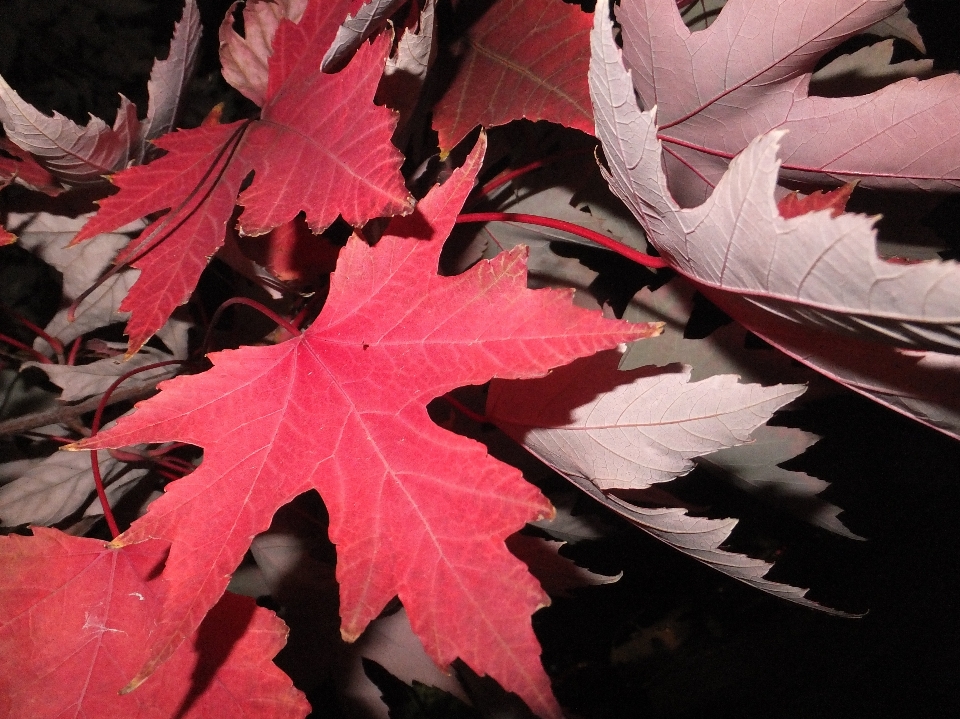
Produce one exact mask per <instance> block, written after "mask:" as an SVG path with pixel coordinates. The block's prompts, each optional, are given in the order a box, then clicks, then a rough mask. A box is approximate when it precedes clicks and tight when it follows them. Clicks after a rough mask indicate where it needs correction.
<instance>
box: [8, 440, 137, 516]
mask: <svg viewBox="0 0 960 719" xmlns="http://www.w3.org/2000/svg"><path fill="white" fill-rule="evenodd" d="M99 459H100V471H101V473H102V474H103V477H104V483H105V485H106V487H107V497H108V498H109V499H110V500H111V502H113V501H116V500H117V499H119V498H120V496H122V494H124V493H125V491H126V490H128V489H129V488H130V487H131V484H132V483H133V482H135V481H136V480H138V479H140V478H141V477H143V476H144V475H146V473H147V470H146V469H143V468H135V467H130V466H129V465H127V464H125V463H122V462H118V461H117V460H115V459H113V458H112V457H110V455H109V454H108V453H107V452H100V455H99ZM0 482H5V483H4V484H3V486H2V487H0V522H2V523H3V525H4V526H7V527H9V526H14V525H18V524H37V525H50V524H55V523H56V522H59V521H60V520H62V519H64V518H66V517H68V516H70V515H71V514H73V513H74V512H76V511H77V510H79V509H81V508H82V507H84V506H87V505H88V504H90V503H91V502H93V503H95V504H97V507H92V506H91V507H90V512H91V514H97V513H101V514H102V512H103V509H102V507H99V502H98V501H97V499H96V493H95V488H94V483H93V472H92V470H91V468H90V454H89V452H54V453H53V454H52V455H50V456H49V457H46V458H44V459H42V460H20V461H18V462H9V463H7V464H5V465H0Z"/></svg>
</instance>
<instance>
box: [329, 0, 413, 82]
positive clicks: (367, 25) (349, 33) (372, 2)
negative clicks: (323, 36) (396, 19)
mask: <svg viewBox="0 0 960 719" xmlns="http://www.w3.org/2000/svg"><path fill="white" fill-rule="evenodd" d="M406 2H407V0H367V2H365V3H364V4H363V5H362V6H361V7H360V9H359V10H357V14H356V15H355V16H353V17H350V16H348V17H347V19H346V20H344V21H343V24H342V25H341V26H340V29H339V30H337V36H336V37H335V38H334V40H333V44H332V45H330V47H329V48H328V49H327V52H326V54H325V55H324V56H323V62H322V63H321V65H320V68H321V69H322V70H323V71H324V72H339V71H340V70H342V69H343V68H345V67H346V66H347V63H348V62H350V58H351V57H353V54H354V53H355V52H356V51H357V48H358V47H360V45H361V44H362V43H363V41H364V40H366V39H367V38H368V37H370V36H371V35H373V34H374V33H376V32H377V31H379V30H380V28H382V27H383V26H384V25H386V24H387V20H389V19H390V16H391V15H393V13H395V12H396V11H397V9H398V8H399V7H400V6H401V5H403V4H404V3H406Z"/></svg>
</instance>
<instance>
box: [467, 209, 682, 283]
mask: <svg viewBox="0 0 960 719" xmlns="http://www.w3.org/2000/svg"><path fill="white" fill-rule="evenodd" d="M465 222H522V223H525V224H528V225H541V226H543V227H550V228H552V229H554V230H562V231H564V232H569V233H570V234H571V235H576V236H577V237H582V238H583V239H585V240H590V241H591V242H595V243H597V244H598V245H600V246H601V247H605V248H607V249H608V250H613V251H614V252H616V253H617V254H618V255H621V256H622V257H626V258H627V259H628V260H632V261H634V262H636V263H637V264H639V265H643V266H644V267H649V268H651V269H660V268H662V267H669V266H670V265H669V264H667V261H666V260H664V259H663V258H662V257H654V256H653V255H647V254H644V253H643V252H640V251H639V250H635V249H633V248H632V247H628V246H627V245H625V244H623V243H622V242H617V241H616V240H614V239H612V238H610V237H607V236H606V235H601V234H600V233H599V232H594V231H593V230H588V229H587V228H586V227H580V225H575V224H573V223H572V222H566V221H564V220H555V219H553V218H551V217H540V216H539V215H527V214H524V213H522V212H468V213H464V214H462V215H460V216H459V217H457V224H462V223H465Z"/></svg>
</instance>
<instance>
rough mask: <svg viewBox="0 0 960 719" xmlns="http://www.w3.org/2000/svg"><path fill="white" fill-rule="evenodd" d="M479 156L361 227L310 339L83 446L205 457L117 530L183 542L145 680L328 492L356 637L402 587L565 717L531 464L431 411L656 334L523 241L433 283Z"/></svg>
mask: <svg viewBox="0 0 960 719" xmlns="http://www.w3.org/2000/svg"><path fill="white" fill-rule="evenodd" d="M351 65H352V63H351ZM481 157H482V149H481V148H479V147H478V148H477V149H476V150H475V151H474V152H473V153H472V154H471V156H470V157H469V158H468V160H467V165H466V167H465V168H464V169H463V170H460V171H457V172H456V173H455V174H454V175H453V177H451V179H450V180H448V181H447V183H445V184H444V185H443V186H441V187H440V188H437V189H434V190H433V191H432V192H431V193H430V194H429V195H428V196H427V197H426V198H425V199H424V200H422V201H421V202H420V204H419V205H418V207H417V211H416V212H415V214H413V215H411V216H410V217H408V218H402V219H395V220H394V221H393V222H392V223H391V224H390V226H389V227H388V229H387V232H386V235H385V236H384V237H383V238H382V239H381V240H380V242H379V244H378V245H377V246H376V247H375V248H372V249H371V248H370V247H369V246H367V245H366V244H364V243H363V242H362V241H360V240H359V239H358V238H356V237H354V238H352V239H351V240H350V242H349V243H348V244H347V246H346V247H345V248H344V249H343V250H342V252H341V255H340V260H339V263H338V266H337V271H336V273H335V274H334V275H333V277H332V280H331V287H330V295H329V298H328V300H327V304H326V305H325V306H324V310H323V313H322V314H321V315H320V317H319V318H318V319H317V321H316V322H315V323H314V324H313V325H312V326H311V327H310V329H309V330H307V331H306V332H305V333H304V334H303V335H301V336H300V337H298V338H296V339H293V340H290V341H288V342H285V343H283V344H280V345H276V346H271V347H248V348H244V349H242V350H236V351H233V352H222V353H219V354H217V355H214V356H213V357H212V359H213V362H214V365H215V367H214V369H212V370H210V371H208V372H206V373H204V374H201V375H198V376H194V377H183V378H178V379H175V380H173V381H171V382H168V383H166V384H165V385H164V389H163V391H162V392H161V393H160V394H159V395H158V396H157V397H155V398H153V399H151V400H149V401H147V402H144V403H142V404H141V405H140V406H139V407H138V409H137V411H136V412H134V413H133V414H132V415H131V416H129V417H128V418H126V419H125V420H122V421H121V422H120V423H119V424H118V425H117V427H115V428H114V429H112V430H110V431H108V432H106V433H104V434H102V435H100V436H98V437H96V438H94V439H93V440H90V441H85V442H83V443H82V444H81V446H82V447H87V448H92V447H101V448H102V447H107V446H110V447H117V446H123V445H127V444H131V443H137V442H160V441H167V440H179V441H183V442H189V443H192V444H196V445H200V446H202V447H203V448H204V449H205V455H204V461H203V464H202V465H201V467H200V469H199V470H198V471H196V472H194V473H193V474H191V475H190V476H189V477H187V478H184V479H182V480H179V481H178V482H176V483H174V484H173V485H172V487H171V489H170V490H169V491H168V492H167V493H166V495H165V496H164V497H162V498H161V499H159V500H158V501H157V502H155V503H154V504H153V505H152V506H151V508H150V511H149V512H148V513H147V515H146V516H145V517H143V518H142V519H140V520H138V521H137V522H135V523H134V525H133V526H132V527H131V528H130V530H129V531H128V532H126V533H125V534H124V535H123V536H122V538H121V541H122V542H123V543H129V542H137V541H141V540H143V539H145V538H147V537H160V538H164V539H168V540H170V541H171V543H172V546H171V552H170V558H169V560H168V561H167V565H166V568H165V570H164V576H165V577H166V578H167V579H168V580H169V582H170V584H171V589H170V595H169V598H168V601H167V602H166V604H165V606H164V611H163V613H162V615H161V617H160V629H159V630H158V634H157V637H156V638H155V640H154V642H153V646H152V648H151V651H150V655H151V659H150V661H149V662H148V664H147V666H146V667H145V668H144V669H143V670H142V671H141V672H140V674H139V675H138V677H137V678H136V680H135V681H134V683H136V682H139V681H142V680H143V679H144V678H145V677H146V676H148V675H149V674H150V673H151V672H152V671H153V670H154V669H156V667H157V666H159V665H160V664H161V663H162V662H163V661H165V660H166V659H167V658H169V657H170V656H171V655H172V654H173V652H174V651H175V650H176V647H177V646H178V645H179V644H180V642H182V641H183V640H184V639H185V638H186V637H187V636H189V635H190V634H191V633H192V632H193V631H194V630H195V628H196V626H197V625H198V624H199V622H200V621H201V619H202V618H203V616H204V614H205V613H206V612H207V611H208V609H209V608H210V607H211V606H212V605H213V604H214V603H215V602H216V600H217V598H218V597H219V596H220V595H221V594H222V592H223V591H224V588H225V586H226V583H227V576H228V575H229V573H230V572H232V571H233V570H234V568H235V567H236V566H237V565H238V564H239V562H240V560H241V559H242V557H243V554H244V552H245V551H246V549H247V547H248V546H249V545H250V541H251V539H252V537H253V536H254V535H255V534H257V533H258V532H261V531H263V530H265V529H266V528H267V527H268V525H269V524H270V519H271V516H272V515H273V513H274V511H275V510H276V509H277V508H278V507H279V506H281V505H282V504H284V503H286V502H288V501H290V500H291V499H292V498H293V497H295V496H296V495H298V494H300V493H301V492H304V491H306V490H308V489H310V488H316V489H317V490H319V492H320V494H321V495H322V496H323V498H324V501H325V502H326V503H327V507H328V509H329V511H330V515H331V520H330V537H331V539H332V540H333V542H335V543H336V545H337V552H338V561H337V578H338V580H339V582H340V611H341V617H342V633H343V636H344V637H346V638H347V639H350V640H352V639H355V638H356V637H357V636H359V634H360V633H361V632H362V631H363V629H364V628H365V627H366V626H367V624H368V623H369V622H370V621H371V620H372V619H374V618H375V617H376V616H377V615H378V614H379V613H380V611H381V610H382V609H383V607H384V606H385V605H386V603H387V602H388V601H390V599H391V598H392V597H393V596H394V595H399V597H400V599H401V600H402V601H403V603H404V605H405V607H406V608H407V611H408V613H409V615H410V620H411V624H412V626H413V628H414V630H415V631H416V633H417V634H418V636H419V637H420V638H421V640H422V641H423V643H424V645H425V647H426V649H427V652H428V653H429V654H430V656H431V657H432V658H433V659H434V661H436V662H437V663H438V664H440V665H441V666H446V665H447V664H449V663H450V662H451V661H452V660H453V659H454V658H455V657H458V656H459V657H460V658H462V659H463V660H464V661H466V662H467V663H468V664H469V665H470V666H471V667H473V669H474V670H476V671H477V672H480V673H483V674H490V675H491V676H493V677H494V678H496V679H497V680H498V681H499V682H500V683H501V684H502V685H503V686H504V687H506V688H507V689H508V690H511V691H514V692H516V693H517V694H519V695H520V696H521V697H523V698H524V699H525V700H526V701H527V702H528V703H529V704H530V706H531V707H532V708H533V709H534V710H535V711H537V712H539V713H540V714H541V715H543V716H558V715H559V712H558V709H557V706H556V703H555V701H554V699H553V697H552V695H551V693H550V685H549V681H548V680H547V677H546V675H545V673H544V672H543V669H542V667H541V665H540V661H539V653H540V649H539V645H538V643H537V640H536V638H535V636H534V634H533V631H532V629H531V626H530V615H531V614H532V613H533V612H534V611H535V610H536V609H537V608H539V607H541V606H544V605H546V604H547V603H548V600H547V598H546V595H545V594H544V593H543V591H542V590H541V589H540V587H539V586H538V585H537V583H536V581H535V580H534V579H533V578H532V577H531V576H530V575H529V574H528V573H527V570H526V568H525V567H524V565H523V563H522V562H520V561H519V560H517V559H516V558H514V557H513V556H512V555H511V554H510V553H509V552H508V551H507V549H506V547H505V545H504V540H505V539H506V537H507V536H509V535H510V534H512V533H513V532H515V531H517V530H518V529H519V528H520V527H522V526H523V524H524V523H525V522H527V521H531V520H534V519H537V518H543V517H547V516H550V515H551V514H552V511H553V510H552V508H551V507H550V504H549V503H548V502H547V501H546V500H545V499H544V498H543V496H542V495H541V494H540V492H539V491H538V490H537V489H535V488H534V487H533V486H531V485H529V484H527V483H526V482H524V480H523V477H522V476H521V474H520V472H519V471H517V470H516V469H514V468H512V467H508V466H507V465H504V464H501V463H500V462H498V461H496V460H494V459H492V458H490V457H488V456H487V454H486V450H485V449H484V448H483V447H482V446H481V445H479V444H477V443H475V442H473V441H471V440H467V439H464V438H461V437H457V436H455V435H452V434H450V433H449V432H447V431H445V430H442V429H440V428H439V427H438V426H437V425H435V424H434V423H433V422H432V421H431V420H430V418H429V417H428V415H427V413H426V409H425V407H426V404H427V402H429V401H430V400H431V399H433V398H435V397H438V396H440V395H442V394H444V393H445V392H448V391H449V390H451V389H453V388H455V387H458V386H461V385H465V384H480V383H483V382H486V381H487V380H489V379H491V378H492V377H503V378H520V377H533V376H540V375H543V374H545V373H546V372H547V371H548V370H549V369H550V368H552V367H555V366H558V365H562V364H565V363H567V362H570V361H571V360H573V359H574V358H576V357H581V356H585V355H589V354H592V353H593V352H596V351H598V350H600V349H602V348H608V347H611V346H613V345H616V344H617V343H619V342H624V341H627V340H631V339H636V338H640V337H645V336H650V335H651V334H655V333H656V332H657V327H656V326H655V325H647V324H643V325H629V324H626V323H623V322H619V321H614V320H606V319H603V318H602V317H601V316H600V315H599V314H598V313H592V312H587V311H585V310H581V309H579V308H576V307H574V306H573V305H572V304H571V303H570V298H571V295H572V292H570V291H557V290H536V291H535V290H529V289H527V288H526V262H525V260H526V250H525V248H518V249H517V250H514V251H511V252H508V253H504V254H502V255H500V256H498V257H497V258H495V259H494V260H491V261H484V262H481V263H479V264H478V265H477V266H475V267H474V268H473V269H471V270H470V271H468V272H467V273H465V274H463V275H459V276H456V277H440V276H438V275H437V274H436V272H437V263H438V260H439V255H440V249H441V247H442V242H441V240H442V239H443V238H444V237H446V235H447V234H448V233H449V231H450V229H451V228H452V226H453V223H454V221H455V218H456V214H457V212H458V211H459V210H460V208H461V206H462V205H463V202H464V200H465V198H466V196H467V194H468V193H469V191H470V189H471V188H472V186H473V180H474V177H475V175H476V172H477V171H478V169H479V166H480V162H481Z"/></svg>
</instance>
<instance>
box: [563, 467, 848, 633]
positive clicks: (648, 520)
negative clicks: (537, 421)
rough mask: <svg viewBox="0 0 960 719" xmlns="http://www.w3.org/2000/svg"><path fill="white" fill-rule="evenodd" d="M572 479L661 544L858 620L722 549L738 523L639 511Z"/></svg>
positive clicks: (765, 565) (681, 512)
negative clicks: (765, 576) (777, 580)
mask: <svg viewBox="0 0 960 719" xmlns="http://www.w3.org/2000/svg"><path fill="white" fill-rule="evenodd" d="M568 479H569V480H570V481H571V482H573V483H574V484H576V485H577V486H578V487H580V489H582V490H583V491H584V492H586V493H587V494H589V495H590V496H591V497H593V498H594V499H595V500H597V501H598V502H600V503H601V504H602V505H604V506H605V507H607V508H608V509H610V510H612V511H613V512H615V513H616V514H618V515H620V516H621V517H623V518H624V519H626V520H628V521H629V522H631V523H632V524H634V525H636V526H637V527H639V528H640V529H642V530H643V531H645V532H647V533H648V534H650V535H652V536H654V537H656V538H657V539H659V540H660V541H661V542H664V543H665V544H667V545H669V546H671V547H673V548H674V549H677V550H679V551H681V552H683V553H684V554H686V555H688V556H691V557H693V558H694V559H697V560H698V561H700V562H703V563H704V564H706V565H707V566H709V567H712V568H713V569H716V570H717V571H719V572H723V573H724V574H726V575H727V576H729V577H733V578H734V579H737V580H739V581H741V582H744V583H745V584H748V585H750V586H751V587H754V588H756V589H759V590H761V591H764V592H767V593H768V594H772V595H774V596H776V597H780V598H781V599H786V600H787V601H790V602H794V603H796V604H802V605H803V606H806V607H811V608H813V609H818V610H820V611H823V612H826V613H828V614H834V615H837V616H846V617H849V616H856V615H850V614H848V613H846V612H842V611H839V610H837V609H831V608H830V607H825V606H823V605H822V604H818V603H816V602H814V601H812V600H810V599H807V598H806V594H807V592H808V591H809V590H808V589H800V588H798V587H792V586H790V585H789V584H781V583H780V582H774V581H771V580H769V579H764V578H763V577H764V575H766V573H767V572H769V571H770V569H771V567H772V566H773V565H772V564H770V563H769V562H765V561H763V560H761V559H754V558H752V557H748V556H747V555H745V554H737V553H734V552H728V551H726V550H724V549H721V545H722V544H723V542H725V541H726V539H727V537H729V536H730V532H732V531H733V528H734V526H736V524H737V520H735V519H707V518H705V517H692V516H690V515H689V514H687V510H685V509H677V508H666V509H648V508H644V507H639V506H636V505H634V504H630V503H629V502H625V501H623V500H622V499H620V498H619V497H615V496H612V495H608V494H606V493H604V492H602V491H601V490H600V489H599V488H598V487H596V486H595V485H594V484H593V483H592V482H590V481H589V480H587V479H584V478H582V477H568Z"/></svg>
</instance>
